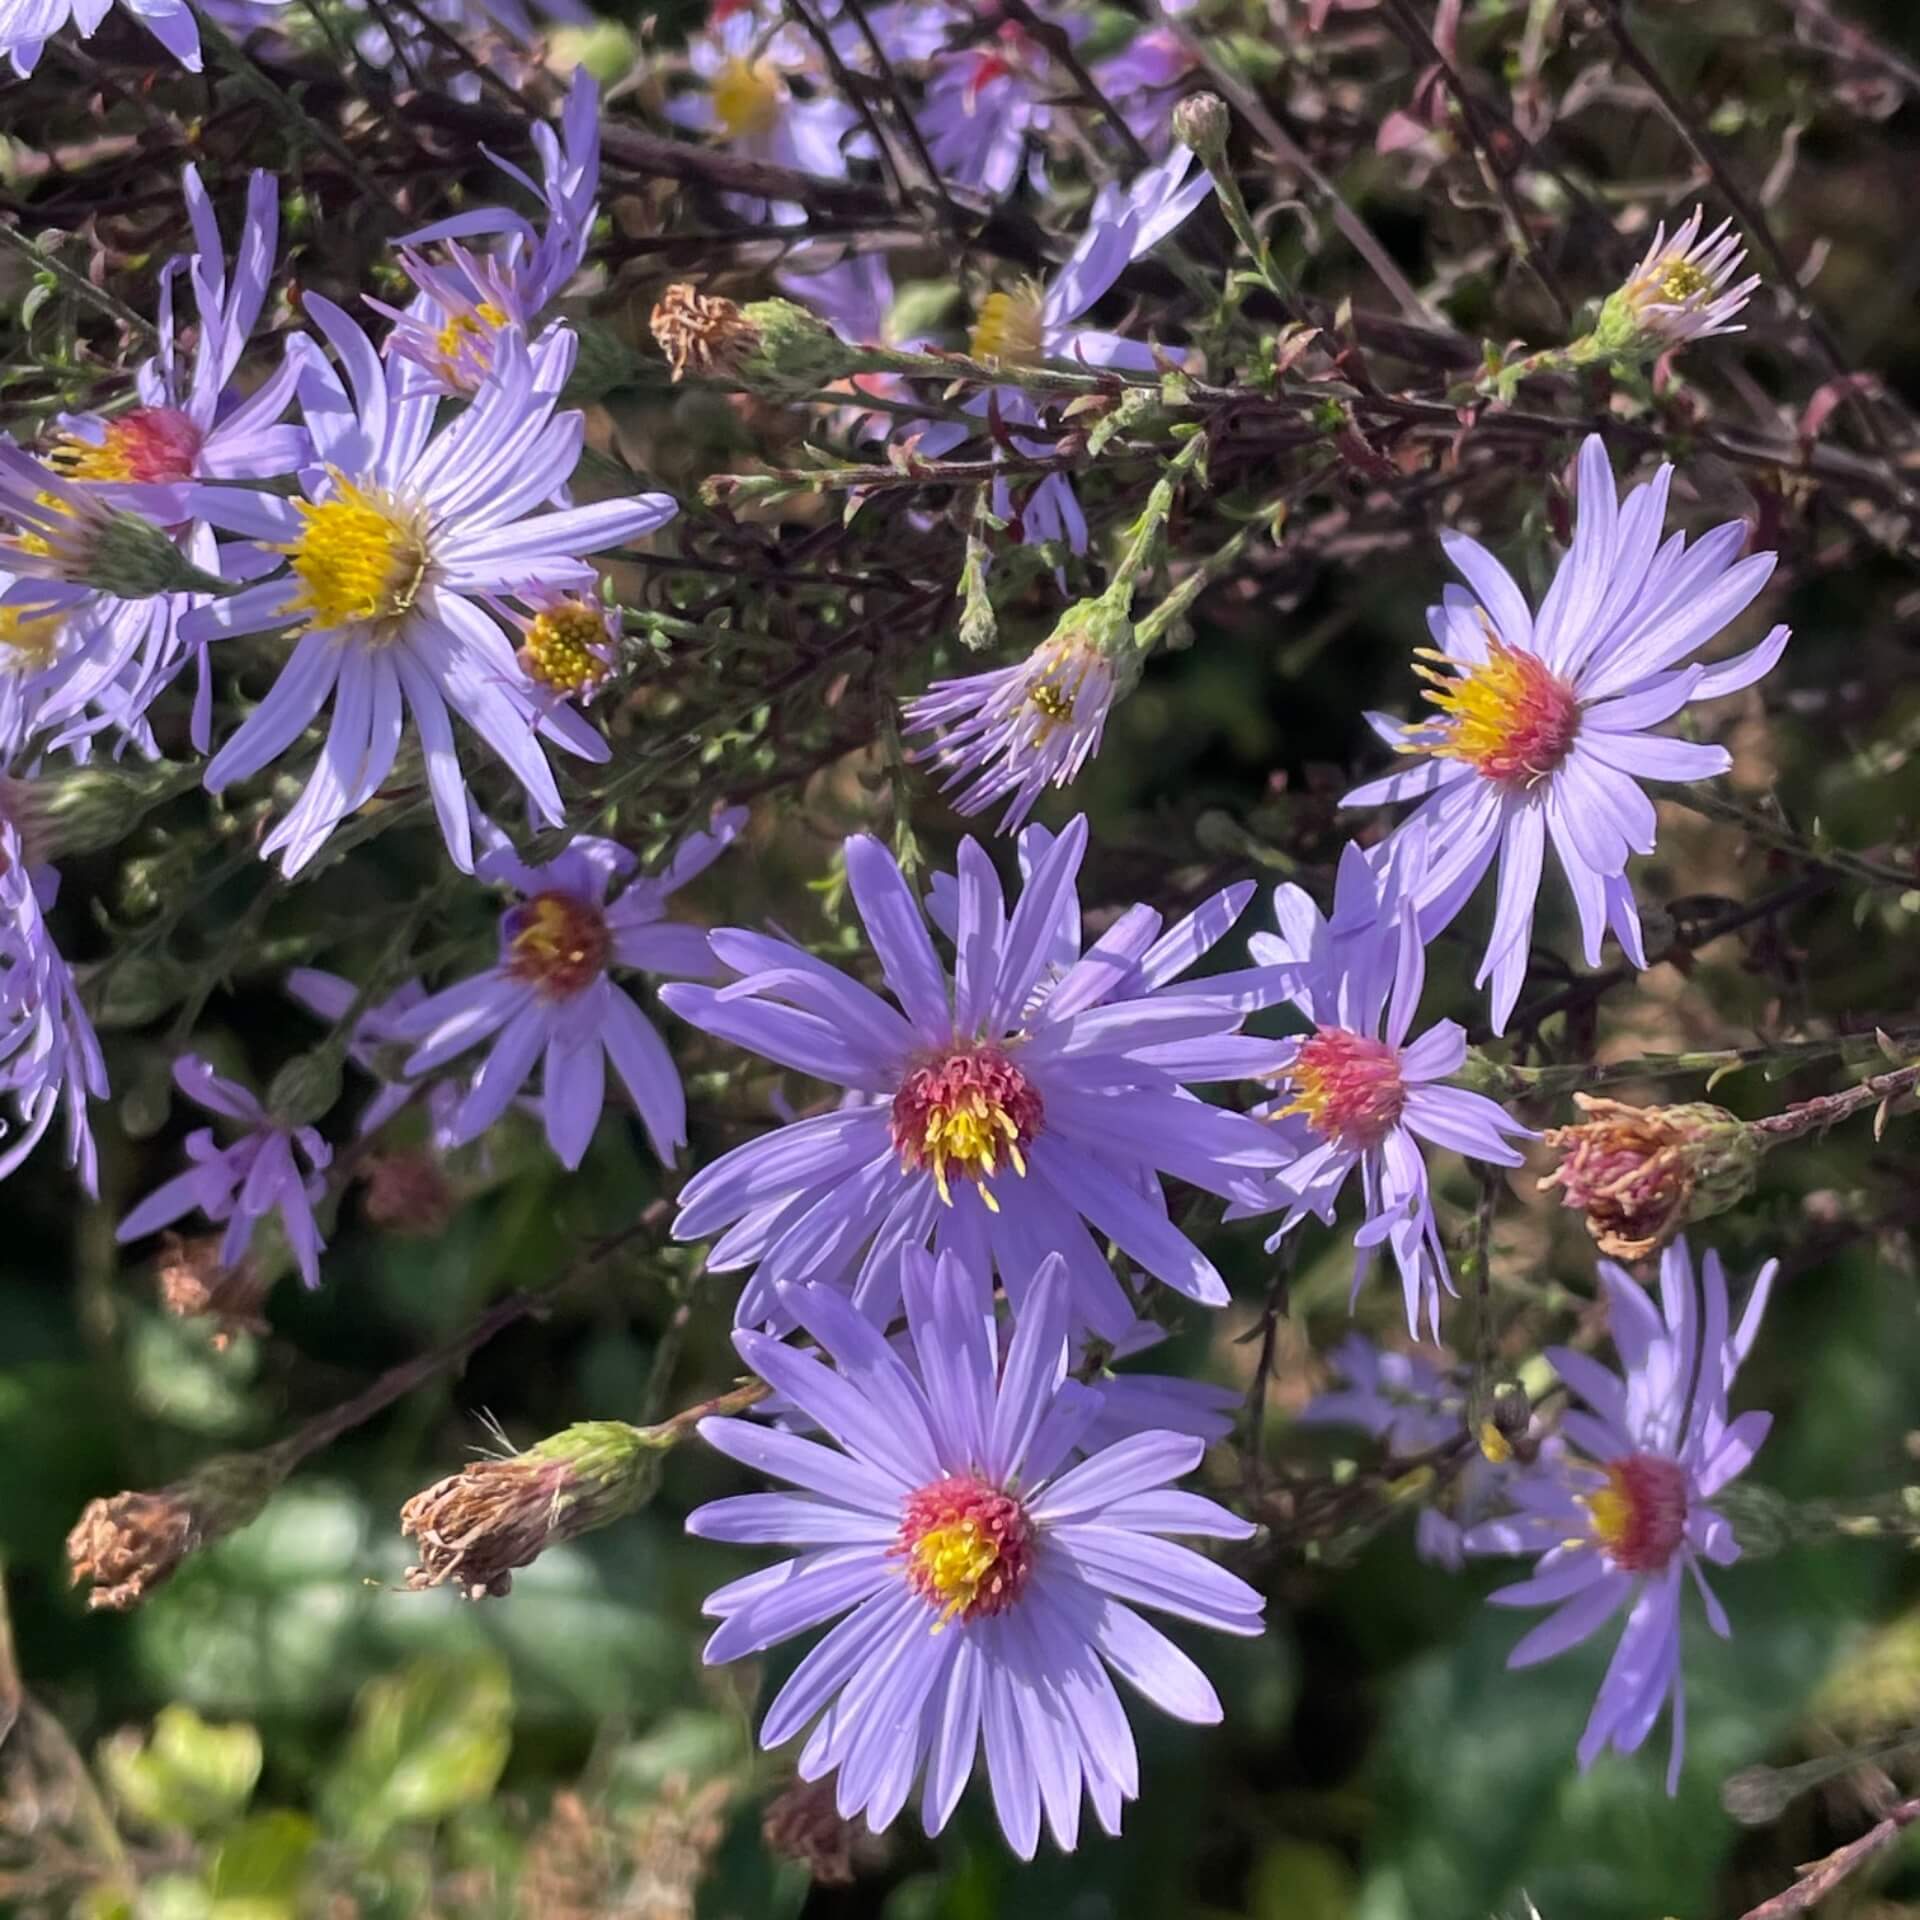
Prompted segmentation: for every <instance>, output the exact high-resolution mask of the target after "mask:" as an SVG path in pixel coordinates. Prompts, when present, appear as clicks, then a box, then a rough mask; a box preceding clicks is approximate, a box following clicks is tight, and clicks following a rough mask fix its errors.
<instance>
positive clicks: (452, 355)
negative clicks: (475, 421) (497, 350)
mask: <svg viewBox="0 0 1920 1920" xmlns="http://www.w3.org/2000/svg"><path fill="white" fill-rule="evenodd" d="M507 324H508V321H507V316H506V315H505V314H504V313H502V312H501V311H500V309H499V308H498V307H496V306H495V305H494V304H493V302H492V301H491V300H483V301H481V303H480V304H479V305H478V306H477V307H475V308H474V309H473V310H472V311H471V312H469V313H456V314H453V315H452V316H451V317H450V318H449V319H448V321H447V324H446V325H445V326H444V327H442V328H441V329H440V331H439V332H438V333H437V334H435V335H434V337H433V345H434V350H435V352H437V353H438V354H439V356H440V361H441V371H442V372H444V373H445V374H446V376H447V378H448V379H449V380H458V378H459V377H460V374H461V372H462V368H461V365H460V359H461V350H462V349H463V348H470V354H469V358H470V360H471V361H472V362H477V363H478V366H479V367H480V368H481V369H482V370H484V369H485V368H487V367H489V366H491V365H492V363H493V349H492V341H493V336H494V335H495V334H496V333H498V332H499V331H500V329H501V328H502V327H504V326H506V325H507Z"/></svg>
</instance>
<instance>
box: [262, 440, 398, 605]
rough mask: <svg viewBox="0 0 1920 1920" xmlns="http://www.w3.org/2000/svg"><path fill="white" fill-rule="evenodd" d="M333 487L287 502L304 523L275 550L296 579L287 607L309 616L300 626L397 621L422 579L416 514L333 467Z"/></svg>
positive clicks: (375, 489)
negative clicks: (327, 494) (316, 497)
mask: <svg viewBox="0 0 1920 1920" xmlns="http://www.w3.org/2000/svg"><path fill="white" fill-rule="evenodd" d="M334 486H335V492H334V494H333V496H332V497H331V498H330V499H326V500H320V501H312V500H301V501H297V502H295V505H296V506H297V507H298V509H299V512H300V517H301V519H302V520H304V521H305V523H306V524H305V525H304V526H303V527H302V528H301V530H300V537H299V539H298V540H296V541H294V542H293V543H292V544H291V545H290V546H286V547H283V548H282V549H281V551H282V552H283V553H285V554H287V555H288V556H289V557H290V558H291V559H292V561H293V570H294V572H295V573H296V574H297V575H298V576H299V579H300V596H299V598H298V599H297V600H296V601H295V602H294V610H297V611H300V612H304V613H308V614H311V615H312V619H311V620H310V621H309V623H308V624H309V625H311V626H316V627H347V626H356V625H360V624H362V623H364V622H382V621H392V620H398V619H399V618H401V617H402V616H403V615H404V614H406V613H407V612H408V611H409V610H410V609H411V608H412V606H413V603H414V601H415V599H416V598H417V597H418V595H419V592H420V586H421V582H422V581H423V580H424V579H425V577H426V571H427V558H428V556H427V544H426V529H425V525H424V522H423V518H422V516H421V514H420V513H419V511H418V510H417V509H410V508H407V507H404V506H402V505H401V504H400V503H399V502H398V501H396V500H394V499H393V498H392V497H391V496H390V495H388V494H386V493H383V492H382V491H380V490H379V489H377V488H371V487H360V486H357V485H355V484H354V482H353V481H351V480H348V479H346V478H344V477H343V476H341V475H340V474H337V473H336V474H335V475H334Z"/></svg>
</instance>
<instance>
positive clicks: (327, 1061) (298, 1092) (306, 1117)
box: [267, 1046, 340, 1127]
mask: <svg viewBox="0 0 1920 1920" xmlns="http://www.w3.org/2000/svg"><path fill="white" fill-rule="evenodd" d="M339 1098H340V1054H339V1050H338V1049H337V1048H334V1047H330V1046H318V1047H315V1048H314V1049H313V1050H312V1051H311V1052H310V1053H296V1054H295V1055H294V1056H293V1058H292V1059H291V1060H289V1061H288V1062H287V1064H286V1065H285V1066H284V1067H282V1068H281V1069H280V1071H279V1072H278V1073H276V1074H275V1075H274V1076H273V1083H272V1085H271V1086H269V1087H268V1088H267V1111H268V1112H269V1113H271V1114H272V1115H273V1116H274V1118H275V1119H277V1120H280V1121H283V1122H284V1123H285V1124H286V1125H287V1126H289V1127H310V1126H312V1125H313V1123H314V1122H315V1121H316V1120H318V1119H319V1118H320V1117H321V1116H322V1115H323V1114H325V1113H327V1112H328V1111H329V1110H330V1109H331V1108H332V1106H333V1103H334V1102H335V1101H336V1100H338V1099H339Z"/></svg>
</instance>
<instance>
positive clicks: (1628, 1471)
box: [1586, 1453, 1687, 1573]
mask: <svg viewBox="0 0 1920 1920" xmlns="http://www.w3.org/2000/svg"><path fill="white" fill-rule="evenodd" d="M1606 1474H1607V1484H1606V1485H1605V1486H1604V1487H1603V1488H1602V1489H1601V1490H1600V1491H1599V1492H1598V1493H1593V1494H1589V1495H1588V1496H1587V1502H1586V1504H1587V1510H1588V1511H1589V1512H1590V1513H1591V1514H1592V1515H1593V1526H1594V1531H1595V1533H1597V1534H1598V1535H1599V1537H1600V1544H1601V1545H1602V1546H1603V1547H1604V1548H1605V1549H1606V1552H1607V1557H1608V1558H1609V1559H1610V1560H1611V1561H1612V1562H1613V1564H1614V1565H1615V1566H1616V1567H1618V1568H1619V1569H1620V1570H1621V1571H1622V1572H1623V1573H1658V1572H1659V1571H1660V1570H1661V1568H1662V1567H1664V1566H1665V1565H1666V1564H1667V1562H1668V1561H1669V1560H1671V1559H1672V1558H1673V1555H1674V1550H1675V1549H1676V1548H1677V1547H1678V1546H1679V1545H1680V1542H1681V1541H1682V1540H1683V1539H1684V1538H1685V1537H1686V1531H1687V1475H1686V1470H1685V1469H1684V1468H1683V1467H1681V1466H1679V1465H1678V1464H1677V1463H1676V1462H1674V1461H1672V1460H1666V1459H1662V1458H1661V1456H1660V1455H1659V1454H1657V1453H1634V1454H1629V1455H1628V1456H1627V1457H1626V1458H1625V1459H1624V1460H1613V1461H1609V1462H1608V1464H1607V1469H1606Z"/></svg>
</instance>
